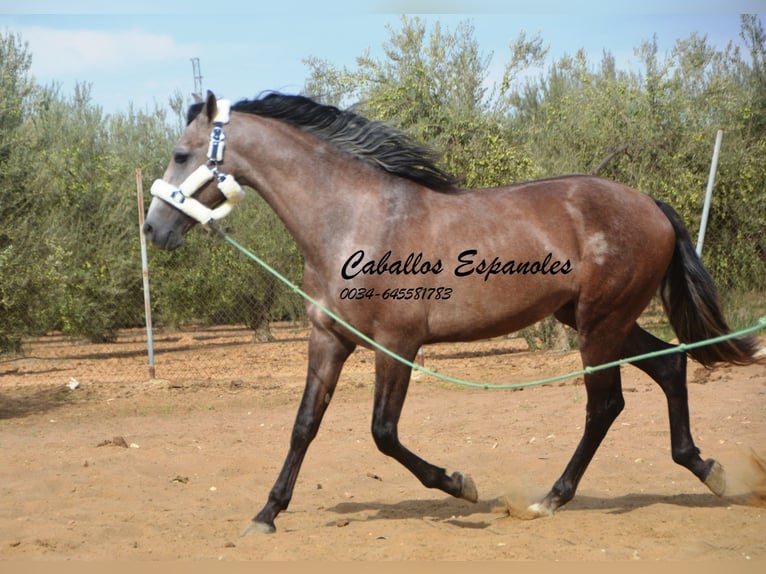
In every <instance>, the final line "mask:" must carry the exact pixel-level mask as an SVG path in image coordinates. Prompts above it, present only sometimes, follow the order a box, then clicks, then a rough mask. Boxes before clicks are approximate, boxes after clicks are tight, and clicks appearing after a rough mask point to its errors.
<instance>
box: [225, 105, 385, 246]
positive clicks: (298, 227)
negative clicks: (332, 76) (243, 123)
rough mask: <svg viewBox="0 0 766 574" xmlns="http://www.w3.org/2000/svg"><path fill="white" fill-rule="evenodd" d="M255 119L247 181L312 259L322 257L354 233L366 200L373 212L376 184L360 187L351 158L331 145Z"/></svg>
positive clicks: (247, 139)
mask: <svg viewBox="0 0 766 574" xmlns="http://www.w3.org/2000/svg"><path fill="white" fill-rule="evenodd" d="M253 121H255V122H258V125H256V126H252V127H251V129H249V130H248V133H247V134H246V135H244V138H245V141H244V142H243V143H244V145H243V146H242V147H241V148H240V149H245V150H247V157H246V158H245V159H246V162H247V164H248V166H249V171H247V173H246V174H243V181H244V183H246V184H247V185H249V186H250V187H252V188H254V189H256V190H257V191H258V193H259V194H260V195H261V196H262V197H263V198H264V200H265V201H266V202H267V203H268V204H269V205H270V206H271V208H272V209H273V210H274V212H275V213H276V214H277V216H278V217H279V218H280V219H281V220H282V222H283V223H284V224H285V226H286V227H287V229H288V231H289V232H290V234H291V235H292V236H293V238H294V239H295V241H296V243H297V244H298V247H299V249H301V251H302V252H303V254H304V256H305V257H306V259H307V260H310V259H312V258H322V257H323V254H324V252H326V251H327V249H328V248H330V249H331V248H332V246H333V245H338V244H339V243H341V242H343V241H344V239H345V237H347V236H348V235H349V234H353V233H354V228H355V226H356V225H358V213H359V211H360V202H363V203H364V205H365V206H366V207H367V208H368V209H372V210H375V209H376V204H378V203H379V202H377V201H375V200H374V198H372V197H371V194H372V192H371V191H370V186H361V185H355V181H356V180H355V177H359V176H354V175H350V176H349V173H350V172H348V171H347V170H349V169H352V168H351V166H348V165H347V164H349V163H350V162H349V160H348V159H347V158H344V157H343V156H341V155H340V154H339V153H338V152H335V151H334V150H332V149H330V148H329V146H328V147H327V148H322V150H320V149H319V148H318V147H317V146H318V145H321V146H324V144H321V143H317V141H316V140H315V139H314V138H313V137H312V136H309V135H307V134H304V133H303V132H300V131H299V130H296V129H294V128H291V127H289V126H286V125H283V124H281V123H280V122H277V121H276V120H264V119H263V118H255V119H254V120H253ZM236 137H241V136H239V135H238V136H236ZM232 139H233V137H232Z"/></svg>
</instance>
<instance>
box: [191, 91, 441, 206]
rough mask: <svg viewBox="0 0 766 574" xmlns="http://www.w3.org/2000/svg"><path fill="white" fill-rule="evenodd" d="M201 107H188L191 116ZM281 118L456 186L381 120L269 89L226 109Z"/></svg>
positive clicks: (433, 183) (435, 184)
mask: <svg viewBox="0 0 766 574" xmlns="http://www.w3.org/2000/svg"><path fill="white" fill-rule="evenodd" d="M201 109H202V105H201V104H194V105H192V106H191V107H190V108H189V113H188V120H189V121H191V120H193V119H194V117H196V115H197V114H198V113H199V112H200V110H201ZM231 109H232V110H234V111H238V112H245V113H250V114H256V115H259V116H263V117H268V118H274V119H276V120H280V121H283V122H285V123H287V124H290V125H291V126H293V127H296V128H298V129H300V130H303V131H305V132H308V133H311V134H313V135H315V136H317V137H319V138H320V139H322V140H324V141H327V142H330V143H332V144H333V145H334V146H335V147H336V148H338V149H339V150H341V151H343V152H346V153H348V154H350V155H352V156H353V157H355V158H357V159H359V160H362V161H364V162H366V163H369V164H373V165H376V166H378V167H380V168H382V169H384V170H385V171H387V172H388V173H391V174H393V175H397V176H401V177H404V178H407V179H410V180H412V181H415V182H417V183H420V184H422V185H425V186H427V187H429V188H431V189H434V190H437V191H453V190H455V189H456V181H455V179H454V178H453V177H452V176H451V175H449V174H448V173H447V172H445V171H444V170H442V169H441V168H439V167H438V166H437V165H436V159H435V154H434V153H433V152H432V151H431V150H429V149H428V148H426V147H424V146H421V145H419V144H417V143H416V142H414V141H413V140H412V139H411V138H410V137H409V136H407V135H406V134H405V133H403V132H401V131H399V130H396V129H394V128H392V127H390V126H388V125H386V124H384V123H382V122H374V121H370V120H368V119H367V118H365V117H362V116H360V115H358V114H356V113H354V112H352V111H350V110H340V109H338V108H336V107H334V106H328V105H323V104H319V103H317V102H315V101H313V100H311V99H310V98H307V97H305V96H295V95H286V94H280V93H275V92H269V93H267V94H266V95H265V96H262V97H260V98H258V99H254V100H242V101H240V102H237V103H236V104H234V105H233V106H232V108H231Z"/></svg>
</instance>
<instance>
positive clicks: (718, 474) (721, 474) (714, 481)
mask: <svg viewBox="0 0 766 574" xmlns="http://www.w3.org/2000/svg"><path fill="white" fill-rule="evenodd" d="M708 462H712V463H713V464H712V466H711V467H710V471H709V472H708V475H707V477H706V478H705V480H704V481H703V482H704V483H705V486H707V487H708V488H709V489H710V492H712V493H713V494H715V495H716V496H723V495H724V493H725V492H726V472H725V471H724V470H723V467H722V466H721V465H720V464H719V463H718V461H716V460H713V459H710V460H709V461H708Z"/></svg>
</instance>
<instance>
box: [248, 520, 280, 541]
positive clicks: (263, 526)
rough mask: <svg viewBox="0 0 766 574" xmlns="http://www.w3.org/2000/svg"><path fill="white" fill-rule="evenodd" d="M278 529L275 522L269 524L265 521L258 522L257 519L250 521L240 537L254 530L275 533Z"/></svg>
mask: <svg viewBox="0 0 766 574" xmlns="http://www.w3.org/2000/svg"><path fill="white" fill-rule="evenodd" d="M276 531H277V527H276V526H274V525H273V524H267V523H265V522H257V521H255V520H252V521H250V524H248V525H247V527H246V528H245V529H244V530H243V531H242V533H241V534H240V537H242V536H247V535H248V534H252V533H253V532H261V533H263V534H274V533H275V532H276Z"/></svg>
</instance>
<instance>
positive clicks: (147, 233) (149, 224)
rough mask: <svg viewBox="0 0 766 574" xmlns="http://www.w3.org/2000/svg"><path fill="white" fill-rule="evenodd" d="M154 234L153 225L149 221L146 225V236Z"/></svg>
mask: <svg viewBox="0 0 766 574" xmlns="http://www.w3.org/2000/svg"><path fill="white" fill-rule="evenodd" d="M151 233H152V224H151V223H149V222H148V221H147V222H146V223H144V235H151Z"/></svg>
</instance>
